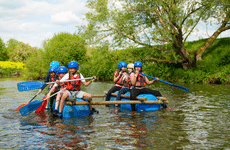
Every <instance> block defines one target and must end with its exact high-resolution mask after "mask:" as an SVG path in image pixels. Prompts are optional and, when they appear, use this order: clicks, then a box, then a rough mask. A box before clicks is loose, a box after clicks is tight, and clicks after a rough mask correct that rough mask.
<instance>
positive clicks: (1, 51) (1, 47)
mask: <svg viewBox="0 0 230 150" xmlns="http://www.w3.org/2000/svg"><path fill="white" fill-rule="evenodd" d="M8 59H9V56H8V54H7V51H6V46H5V43H4V42H3V40H2V39H1V38H0V61H5V60H8Z"/></svg>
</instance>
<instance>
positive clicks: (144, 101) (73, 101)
mask: <svg viewBox="0 0 230 150" xmlns="http://www.w3.org/2000/svg"><path fill="white" fill-rule="evenodd" d="M111 95H112V96H117V94H116V93H111ZM92 97H105V95H92ZM121 97H123V98H130V96H129V95H124V94H121ZM157 98H158V99H159V100H158V101H156V100H152V101H151V100H149V101H147V98H145V97H137V100H130V101H91V102H90V103H89V102H87V101H83V102H76V99H71V102H67V103H66V104H67V105H89V104H90V105H113V104H168V103H169V102H168V100H167V98H165V97H157Z"/></svg>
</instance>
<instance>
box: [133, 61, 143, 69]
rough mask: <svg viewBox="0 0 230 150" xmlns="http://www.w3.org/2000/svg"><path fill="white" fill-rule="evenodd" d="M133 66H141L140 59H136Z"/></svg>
mask: <svg viewBox="0 0 230 150" xmlns="http://www.w3.org/2000/svg"><path fill="white" fill-rule="evenodd" d="M134 67H141V68H142V63H141V62H140V61H136V62H135V63H134Z"/></svg>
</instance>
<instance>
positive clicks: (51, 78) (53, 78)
mask: <svg viewBox="0 0 230 150" xmlns="http://www.w3.org/2000/svg"><path fill="white" fill-rule="evenodd" d="M56 80H58V77H57V75H55V77H50V78H49V82H55V81H56ZM53 85H54V83H52V84H51V85H50V86H49V89H51V88H52V87H53ZM57 90H58V88H57V87H56V88H55V89H54V91H57Z"/></svg>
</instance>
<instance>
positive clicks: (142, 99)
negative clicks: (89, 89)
mask: <svg viewBox="0 0 230 150" xmlns="http://www.w3.org/2000/svg"><path fill="white" fill-rule="evenodd" d="M107 93H108V92H106V93H105V94H107ZM111 95H112V96H117V94H116V93H111ZM92 97H105V95H92ZM121 97H123V98H128V99H130V96H129V95H124V94H121ZM157 98H158V99H159V100H162V101H167V100H168V99H167V98H165V97H157ZM136 99H137V100H141V101H147V98H145V97H136Z"/></svg>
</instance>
